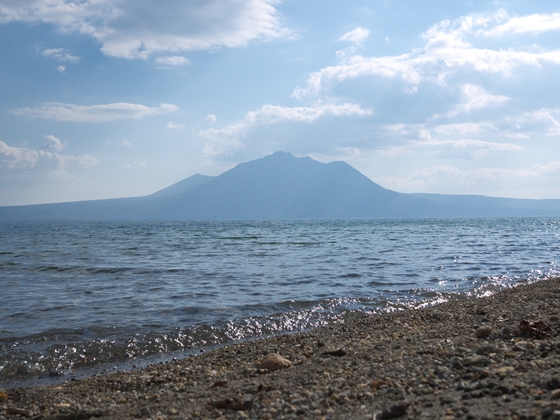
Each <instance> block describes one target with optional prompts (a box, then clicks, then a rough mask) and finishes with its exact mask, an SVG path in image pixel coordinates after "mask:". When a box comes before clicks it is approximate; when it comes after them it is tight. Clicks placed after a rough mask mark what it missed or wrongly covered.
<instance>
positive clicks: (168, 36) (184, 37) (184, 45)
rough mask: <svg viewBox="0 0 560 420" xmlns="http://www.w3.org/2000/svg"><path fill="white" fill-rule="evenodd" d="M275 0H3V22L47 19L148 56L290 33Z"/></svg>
mask: <svg viewBox="0 0 560 420" xmlns="http://www.w3.org/2000/svg"><path fill="white" fill-rule="evenodd" d="M275 3H277V1H276V0H208V1H183V0H168V1H166V2H165V4H163V3H161V2H157V1H154V0H26V1H24V2H23V1H21V0H4V1H3V2H2V4H0V23H7V22H14V21H20V22H44V23H49V24H53V25H55V26H56V27H57V28H58V29H59V30H61V31H64V32H79V33H81V34H85V35H89V36H91V37H93V38H94V39H96V40H97V41H99V42H100V43H101V44H102V47H101V51H103V53H104V54H106V55H108V56H112V57H120V58H129V59H132V58H148V57H150V56H152V55H154V54H158V53H170V52H172V53H178V52H186V51H195V50H208V49H214V48H219V47H239V46H244V45H247V44H248V43H249V42H251V41H253V40H256V39H264V40H267V39H274V38H282V37H290V36H292V32H291V31H290V30H288V29H286V28H283V27H282V25H281V23H280V19H279V16H278V12H277V10H276V9H275V7H274V4H275Z"/></svg>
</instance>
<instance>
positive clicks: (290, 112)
mask: <svg viewBox="0 0 560 420" xmlns="http://www.w3.org/2000/svg"><path fill="white" fill-rule="evenodd" d="M371 114H372V111H371V109H363V108H362V107H361V106H360V105H357V104H351V103H345V104H341V105H334V104H325V103H321V102H317V103H315V104H313V106H309V107H305V106H299V107H285V106H278V105H263V106H262V107H260V108H259V109H257V110H256V111H250V112H248V113H247V114H245V117H244V118H243V119H242V120H240V121H238V122H236V123H235V124H230V125H228V126H226V127H224V128H208V129H206V130H203V131H200V132H199V133H198V134H199V135H201V136H203V137H207V138H221V137H230V136H238V135H239V134H241V133H243V132H245V131H247V130H249V129H250V128H252V127H254V126H256V125H269V124H277V123H281V122H287V121H295V122H306V123H311V122H313V121H315V120H316V119H318V118H320V117H322V116H326V115H332V116H336V117H342V116H365V115H371Z"/></svg>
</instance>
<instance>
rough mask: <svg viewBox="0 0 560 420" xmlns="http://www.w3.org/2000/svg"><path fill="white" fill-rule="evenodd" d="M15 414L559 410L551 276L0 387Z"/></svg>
mask: <svg viewBox="0 0 560 420" xmlns="http://www.w3.org/2000/svg"><path fill="white" fill-rule="evenodd" d="M269 353H277V354H279V355H281V356H282V357H284V358H286V359H288V360H289V361H290V362H291V366H290V367H288V368H286V369H281V370H277V371H267V370H266V369H262V368H259V363H260V362H261V360H262V359H263V358H264V356H265V355H267V354H269ZM555 411H558V413H555ZM26 417H27V418H44V419H89V418H108V419H109V418H115V419H127V418H131V419H132V418H136V419H138V418H142V419H148V418H153V419H156V418H161V419H188V418H232V419H235V418H251V419H253V418H254V419H273V418H287V419H288V418H294V419H297V418H317V419H320V418H327V419H330V418H332V419H337V418H354V419H372V418H377V419H380V418H403V419H406V418H410V419H412V418H448V419H452V418H465V419H468V418H472V419H475V418H476V419H479V418H520V419H521V418H542V417H544V418H551V419H552V418H560V279H559V278H556V279H550V280H542V281H539V282H536V283H532V284H528V285H517V286H515V287H513V288H508V289H504V290H501V291H498V292H497V293H495V294H493V295H492V296H488V297H464V298H461V299H457V300H453V301H449V302H444V303H440V304H437V305H434V306H427V307H423V308H419V309H410V310H404V311H396V312H392V313H385V314H376V315H367V316H364V317H363V318H360V319H354V320H350V321H345V322H344V323H340V324H332V325H329V326H326V327H320V328H318V329H313V330H309V331H305V332H299V333H290V334H283V335H279V336H273V337H268V338H261V339H256V340H251V341H248V342H243V343H236V344H227V345H225V346H223V347H219V348H218V349H215V350H211V351H208V352H205V353H202V354H200V355H197V356H192V357H187V358H185V359H181V360H174V361H171V362H166V363H162V364H156V365H151V366H148V367H146V368H143V369H137V370H133V371H127V372H116V373H107V374H104V375H100V376H93V377H89V378H86V379H81V380H77V381H67V382H63V383H59V384H55V385H45V386H38V387H29V388H13V389H9V390H4V391H1V392H0V419H2V418H6V419H12V418H14V419H15V418H26Z"/></svg>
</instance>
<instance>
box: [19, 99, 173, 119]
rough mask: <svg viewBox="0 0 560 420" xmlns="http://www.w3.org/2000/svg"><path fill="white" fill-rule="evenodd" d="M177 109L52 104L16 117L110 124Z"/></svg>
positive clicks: (123, 104) (169, 106)
mask: <svg viewBox="0 0 560 420" xmlns="http://www.w3.org/2000/svg"><path fill="white" fill-rule="evenodd" d="M176 110H177V107H176V106H175V105H171V104H161V105H160V106H159V107H148V106H145V105H139V104H129V103H122V102H121V103H113V104H106V105H89V106H88V105H76V104H64V103H59V102H52V103H48V104H45V105H43V106H40V107H38V108H27V107H26V108H19V109H16V110H15V111H13V113H14V114H16V115H22V116H26V117H32V118H42V119H47V120H57V121H71V122H97V123H99V122H110V121H116V120H123V119H141V118H146V117H151V116H154V115H159V114H166V113H171V112H175V111H176Z"/></svg>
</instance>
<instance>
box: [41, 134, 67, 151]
mask: <svg viewBox="0 0 560 420" xmlns="http://www.w3.org/2000/svg"><path fill="white" fill-rule="evenodd" d="M45 139H46V141H45V143H43V148H44V149H48V150H54V151H56V152H60V151H61V150H64V149H65V148H66V147H68V143H67V142H65V141H62V140H60V139H59V138H57V137H55V136H53V135H51V134H49V135H48V136H45Z"/></svg>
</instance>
